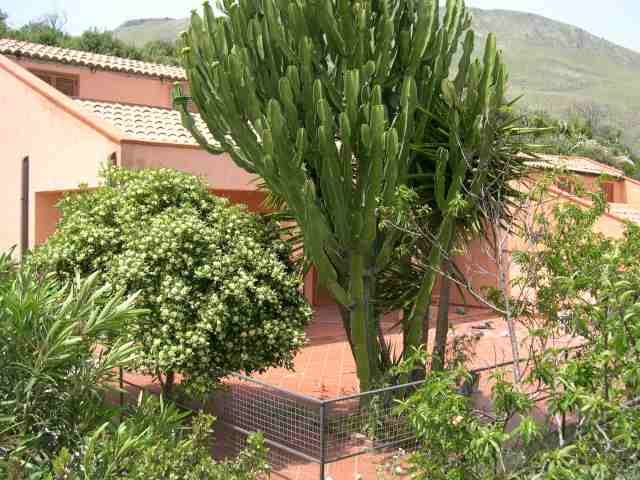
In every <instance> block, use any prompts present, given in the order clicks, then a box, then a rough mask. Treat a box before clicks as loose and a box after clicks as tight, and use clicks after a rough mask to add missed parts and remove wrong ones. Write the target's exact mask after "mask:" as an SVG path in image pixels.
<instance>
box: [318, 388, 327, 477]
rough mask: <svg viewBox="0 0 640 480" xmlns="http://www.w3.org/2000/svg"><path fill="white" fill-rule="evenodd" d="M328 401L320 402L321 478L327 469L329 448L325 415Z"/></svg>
mask: <svg viewBox="0 0 640 480" xmlns="http://www.w3.org/2000/svg"><path fill="white" fill-rule="evenodd" d="M326 409H327V406H326V403H325V402H324V401H322V402H321V403H320V427H319V428H320V480H324V479H325V476H324V473H325V472H324V469H325V460H326V449H327V437H326V436H325V428H324V427H325V425H324V423H325V416H326Z"/></svg>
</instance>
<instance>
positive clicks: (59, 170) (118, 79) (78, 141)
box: [0, 39, 262, 250]
mask: <svg viewBox="0 0 640 480" xmlns="http://www.w3.org/2000/svg"><path fill="white" fill-rule="evenodd" d="M176 81H179V82H185V81H186V77H185V73H184V71H183V70H182V69H181V68H177V67H171V66H165V65H156V64H150V63H145V62H138V61H132V60H127V59H121V58H117V57H110V56H106V55H95V54H91V53H86V52H80V51H76V50H69V49H62V48H54V47H48V46H44V45H37V44H32V43H27V42H19V41H15V40H9V39H0V111H1V112H2V114H1V115H0V138H1V146H0V149H1V152H2V162H1V163H0V178H2V180H3V185H2V189H0V202H2V205H3V206H4V208H3V211H2V213H1V214H0V215H1V217H2V218H1V224H2V229H1V231H0V250H6V249H8V248H9V247H11V246H13V245H18V246H20V247H21V248H30V247H33V246H34V245H35V244H37V243H40V242H42V241H43V240H44V239H46V238H47V236H48V235H50V234H51V232H53V231H54V229H55V225H56V221H57V219H58V212H57V210H56V208H55V204H56V202H57V201H58V199H59V198H60V197H61V196H62V195H63V193H64V192H69V191H73V190H75V189H77V188H78V186H79V185H80V184H85V185H88V186H89V187H91V186H96V185H97V184H98V181H99V179H98V172H99V170H100V168H101V166H103V165H104V164H105V163H106V162H110V163H114V164H117V165H121V166H124V167H129V168H140V167H171V168H176V169H179V170H182V171H186V172H190V173H193V174H197V175H201V176H203V177H204V178H206V180H207V182H208V183H209V186H210V188H211V190H212V191H214V192H215V193H217V194H219V195H224V196H227V197H229V198H231V199H232V200H234V201H238V202H243V203H246V204H248V205H249V206H250V207H251V208H254V209H259V208H260V205H261V201H262V194H261V193H259V192H257V190H256V186H255V184H254V180H255V179H254V177H253V176H251V175H249V174H248V173H246V172H245V171H244V170H242V169H240V168H238V167H236V166H235V164H234V163H233V162H232V161H231V160H230V159H229V158H227V157H226V156H224V155H221V156H219V157H218V158H213V157H212V156H211V155H210V154H208V153H207V152H205V151H204V150H202V149H201V148H199V146H198V145H197V144H196V142H195V141H194V140H193V139H192V138H191V135H190V134H189V133H188V132H187V131H186V130H185V129H183V128H182V126H181V123H180V117H179V115H178V113H177V112H176V111H174V110H172V108H171V89H172V86H173V83H174V82H176ZM203 131H206V129H204V128H203ZM23 193H24V195H23Z"/></svg>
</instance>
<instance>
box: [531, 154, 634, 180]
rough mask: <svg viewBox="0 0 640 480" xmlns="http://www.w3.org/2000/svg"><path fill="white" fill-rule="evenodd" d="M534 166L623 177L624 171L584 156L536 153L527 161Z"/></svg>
mask: <svg viewBox="0 0 640 480" xmlns="http://www.w3.org/2000/svg"><path fill="white" fill-rule="evenodd" d="M527 163H528V165H529V166H531V167H534V168H554V169H560V170H567V171H569V172H575V173H586V174H590V175H611V176H613V177H624V172H623V171H622V170H619V169H617V168H614V167H611V166H609V165H605V164H604V163H600V162H597V161H595V160H591V159H590V158H586V157H573V156H563V155H538V158H536V159H534V160H531V161H529V162H527Z"/></svg>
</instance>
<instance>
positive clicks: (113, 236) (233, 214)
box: [30, 168, 310, 394]
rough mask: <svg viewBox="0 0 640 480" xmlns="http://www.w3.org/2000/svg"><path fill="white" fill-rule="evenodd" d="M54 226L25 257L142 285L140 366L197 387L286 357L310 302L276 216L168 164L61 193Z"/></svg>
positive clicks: (117, 172) (47, 266)
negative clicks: (232, 200) (270, 218)
mask: <svg viewBox="0 0 640 480" xmlns="http://www.w3.org/2000/svg"><path fill="white" fill-rule="evenodd" d="M60 208H61V211H62V219H61V221H60V223H59V225H58V230H57V232H56V233H55V234H54V235H53V236H51V237H50V238H49V240H48V241H47V242H46V243H45V244H44V245H43V246H41V247H39V248H38V249H36V251H35V252H34V254H33V256H32V257H31V259H30V262H31V263H32V264H34V265H36V266H37V267H39V268H40V269H43V270H47V271H49V270H51V271H54V272H56V273H57V274H58V275H59V276H61V277H62V278H66V277H68V276H71V275H73V274H74V273H75V272H80V273H81V274H89V273H92V272H95V271H99V272H102V274H103V278H104V279H105V282H107V283H108V284H110V285H112V286H117V287H118V288H124V289H126V291H127V292H129V293H133V292H140V295H139V297H138V306H140V307H142V308H144V309H146V310H147V311H148V312H149V313H148V315H145V316H143V317H140V318H139V319H137V321H135V322H131V323H130V324H129V325H128V329H127V331H126V332H125V334H126V335H128V336H130V337H131V338H132V339H133V340H135V341H136V342H138V343H140V344H141V345H142V351H143V354H144V355H143V362H142V367H145V368H146V369H148V370H150V371H151V372H153V373H156V374H157V375H158V378H159V379H160V380H161V381H163V378H164V379H166V380H165V381H164V387H165V391H167V392H169V391H170V390H171V387H172V384H173V373H174V372H175V373H181V374H182V375H183V376H184V378H185V382H184V383H185V385H186V386H189V387H190V390H191V392H193V393H198V394H200V393H205V394H206V393H209V392H210V387H211V386H212V384H213V383H215V381H216V380H217V379H219V378H220V377H223V376H225V375H228V374H229V373H231V372H237V371H246V372H252V371H261V370H263V369H265V368H268V367H272V366H281V367H287V366H290V365H291V362H292V360H293V356H294V354H295V352H296V350H297V349H298V348H300V347H301V346H302V345H303V344H304V341H305V337H304V331H303V327H304V326H305V325H306V323H307V322H308V320H309V317H310V311H309V307H308V305H307V303H306V301H305V299H304V297H303V295H302V294H301V293H300V291H299V290H300V289H299V286H300V280H299V275H298V274H297V272H296V271H295V270H294V269H293V267H292V265H291V264H290V261H289V257H290V251H289V249H288V247H287V244H286V243H285V242H283V241H282V240H280V238H279V237H278V231H277V229H276V228H275V227H274V225H272V224H270V223H268V222H266V221H264V220H263V219H262V218H261V217H259V216H257V215H254V214H251V213H249V212H247V211H246V210H245V209H244V208H241V207H238V206H231V205H229V202H228V201H227V200H226V199H222V198H218V197H215V196H213V195H211V193H210V192H209V191H208V190H207V187H206V185H205V184H204V183H203V182H202V181H201V180H200V179H198V178H196V177H193V176H191V175H188V174H185V173H179V172H176V171H172V170H166V169H163V170H142V171H127V170H121V169H115V168H113V169H109V170H107V172H106V176H105V185H104V186H102V187H99V188H97V189H95V190H92V191H87V192H84V193H80V194H74V195H70V196H67V197H65V198H64V199H63V200H62V202H61V204H60Z"/></svg>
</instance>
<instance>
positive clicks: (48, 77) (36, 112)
mask: <svg viewBox="0 0 640 480" xmlns="http://www.w3.org/2000/svg"><path fill="white" fill-rule="evenodd" d="M174 82H185V83H186V76H185V72H184V71H183V70H182V69H181V68H178V67H172V66H166V65H157V64H150V63H146V62H139V61H133V60H128V59H122V58H117V57H111V56H106V55H96V54H92V53H87V52H80V51H76V50H69V49H62V48H55V47H48V46H44V45H38V44H33V43H27V42H20V41H15V40H10V39H0V152H1V161H0V179H2V185H1V187H2V188H0V202H1V204H2V205H3V209H2V210H1V211H0V251H5V250H7V249H9V248H10V247H12V246H14V245H17V246H19V250H21V249H22V250H24V249H28V248H31V247H33V246H34V245H36V244H38V243H41V242H43V241H44V240H45V239H46V238H47V237H48V236H49V235H50V234H51V233H52V232H53V231H54V230H55V227H56V223H57V220H58V218H59V213H58V211H57V209H56V207H55V205H56V203H57V202H58V200H59V199H60V198H61V196H62V195H63V194H64V193H65V192H70V191H74V190H76V189H78V186H79V185H80V184H83V185H87V186H89V187H92V186H97V185H98V182H99V177H98V173H99V171H100V168H101V167H102V166H103V165H104V164H105V163H107V162H109V163H112V164H116V165H120V166H123V167H128V168H143V167H144V168H154V167H170V168H175V169H178V170H182V171H186V172H189V173H193V174H197V175H200V176H203V177H204V178H205V179H206V181H207V182H208V184H209V187H210V189H211V191H212V192H214V193H216V194H218V195H223V196H226V197H228V198H230V199H231V200H233V201H235V202H242V203H245V204H247V205H248V206H249V208H251V209H253V210H260V209H261V205H262V200H263V198H264V196H263V193H261V192H259V191H258V189H257V186H256V182H255V180H256V178H255V177H254V176H252V175H250V174H248V173H246V172H245V171H244V170H242V169H240V168H239V167H237V166H236V165H235V164H234V163H233V162H232V161H231V159H230V158H228V157H227V156H226V155H220V156H217V157H212V156H211V155H210V154H209V153H207V152H205V151H204V150H202V149H201V148H200V147H199V146H198V145H197V144H196V142H195V141H194V140H193V138H192V137H191V135H190V134H189V133H188V132H187V131H186V130H185V129H184V128H183V127H182V125H181V123H180V117H179V114H178V113H177V112H176V111H174V110H173V109H172V102H171V89H172V86H173V83H174ZM201 126H202V128H201V131H202V132H203V133H204V132H206V127H205V126H204V124H203V123H201ZM550 165H551V166H555V167H560V168H563V169H564V170H566V172H568V174H573V175H577V176H578V177H579V178H580V179H581V180H582V181H583V182H584V183H585V184H586V185H587V186H588V188H604V189H605V193H606V195H607V197H608V199H609V200H610V201H611V202H612V203H611V211H610V213H608V214H606V215H605V216H603V218H602V219H601V222H600V225H599V227H598V228H599V229H601V230H602V231H603V232H606V233H607V234H610V235H620V234H621V232H622V231H623V228H624V221H625V220H630V221H634V222H640V183H639V182H637V181H635V180H632V179H630V178H627V177H625V176H624V174H623V173H622V172H621V171H619V170H617V169H614V168H612V167H608V166H605V165H602V164H599V163H597V162H594V161H592V160H588V159H584V158H575V157H571V158H568V157H547V158H545V159H542V160H541V161H538V162H537V163H534V165H533V166H535V167H538V168H547V167H549V166H550ZM605 173H606V174H608V175H609V176H610V177H609V180H608V181H607V182H606V183H605V184H603V186H602V187H601V186H600V185H599V184H598V183H597V182H596V179H597V178H598V177H599V176H600V175H602V174H605ZM550 196H551V197H550V199H549V202H550V204H553V202H556V201H571V202H578V203H580V202H583V200H580V199H579V198H577V197H575V196H574V195H573V193H572V184H571V181H570V179H569V175H567V177H566V178H563V177H561V178H560V179H559V180H558V182H557V185H556V186H555V187H553V188H552V189H551V192H550ZM484 247H485V245H483V243H482V242H476V243H475V244H473V245H471V247H470V248H469V250H468V251H467V252H466V253H465V255H464V256H463V257H461V258H458V259H457V263H458V264H459V265H460V267H461V269H462V270H464V268H465V265H470V264H478V265H481V266H482V268H480V273H474V274H473V275H472V278H471V280H472V282H473V284H474V285H476V286H478V287H480V286H483V285H484V286H487V285H489V286H490V285H495V282H496V275H495V265H494V263H495V262H494V261H493V260H492V259H491V258H489V257H488V256H487V255H486V254H485V253H484V252H485V250H486V248H484ZM517 247H518V240H517V239H512V240H510V241H509V242H508V245H507V246H506V247H505V252H504V254H505V255H508V254H509V252H510V251H511V250H512V249H514V248H517ZM17 253H19V251H18V252H17ZM313 277H314V276H313V274H310V275H309V278H308V281H307V282H306V286H305V290H306V292H307V295H308V297H309V298H310V300H311V301H312V303H314V304H320V303H327V302H330V301H331V299H330V298H329V297H328V295H327V294H326V293H324V292H322V291H319V290H318V289H317V288H315V283H316V282H315V281H314V278H313ZM453 297H454V298H453V301H454V303H470V304H473V303H475V302H474V300H473V299H472V298H470V297H468V296H466V297H467V298H463V296H462V295H461V294H460V293H459V292H457V291H456V292H455V293H454V294H453Z"/></svg>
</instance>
